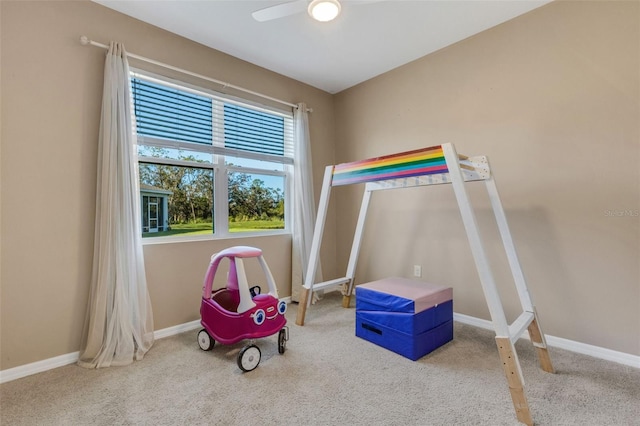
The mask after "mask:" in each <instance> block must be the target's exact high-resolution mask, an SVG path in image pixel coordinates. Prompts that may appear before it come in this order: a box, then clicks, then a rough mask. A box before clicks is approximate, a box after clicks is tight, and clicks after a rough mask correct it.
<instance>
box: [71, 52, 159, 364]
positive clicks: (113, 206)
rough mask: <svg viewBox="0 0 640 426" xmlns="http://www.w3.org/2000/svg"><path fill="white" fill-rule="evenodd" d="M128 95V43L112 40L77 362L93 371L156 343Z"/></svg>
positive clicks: (130, 357)
mask: <svg viewBox="0 0 640 426" xmlns="http://www.w3.org/2000/svg"><path fill="white" fill-rule="evenodd" d="M130 92H131V89H130V82H129V64H128V62H127V54H126V52H125V50H124V46H122V45H121V44H119V43H114V42H111V44H110V46H109V51H108V53H107V58H106V62H105V69H104V89H103V98H102V118H101V121H100V135H99V141H98V143H99V147H98V182H97V195H96V225H95V243H94V254H93V274H92V277H91V291H90V296H89V306H88V310H87V318H86V322H85V330H84V335H83V342H82V351H81V355H80V360H79V361H78V364H79V365H81V366H83V367H87V368H100V367H109V366H115V365H126V364H130V363H131V362H133V360H134V359H135V360H140V359H142V357H143V356H144V354H145V353H146V352H147V351H148V350H149V349H150V348H151V345H152V344H153V315H152V312H151V301H150V299H149V293H148V290H147V280H146V276H145V271H144V259H143V252H142V234H141V224H140V220H141V219H140V217H141V216H140V200H139V197H140V196H139V183H138V175H137V153H136V146H135V135H134V133H133V129H134V123H133V121H134V120H135V118H134V117H133V116H132V109H131V93H130Z"/></svg>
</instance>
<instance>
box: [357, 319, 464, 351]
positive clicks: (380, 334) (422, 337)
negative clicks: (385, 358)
mask: <svg viewBox="0 0 640 426" xmlns="http://www.w3.org/2000/svg"><path fill="white" fill-rule="evenodd" d="M362 317H363V315H362V312H357V311H356V336H358V337H361V338H363V339H365V340H368V341H369V342H371V343H375V344H376V345H378V346H382V347H383V348H385V349H388V350H390V351H393V352H395V353H397V354H399V355H402V356H404V357H406V358H409V359H410V360H413V361H416V360H417V359H419V358H422V357H423V356H425V355H426V354H428V353H430V352H432V351H434V350H435V349H437V348H439V347H440V346H442V345H444V344H445V343H447V342H450V341H451V340H453V319H451V320H449V321H447V322H445V323H442V324H440V325H438V326H437V327H435V328H432V329H430V330H427V331H424V332H422V333H419V334H408V333H403V332H401V331H398V330H396V329H393V328H389V327H387V326H386V325H382V324H379V323H376V322H373V321H371V320H370V319H366V318H362Z"/></svg>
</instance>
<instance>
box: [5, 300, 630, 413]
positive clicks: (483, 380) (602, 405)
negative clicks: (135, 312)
mask: <svg viewBox="0 0 640 426" xmlns="http://www.w3.org/2000/svg"><path fill="white" fill-rule="evenodd" d="M296 309H297V306H296V305H295V304H292V305H290V306H289V311H288V313H287V317H288V318H289V329H290V340H289V342H288V345H287V351H286V353H285V354H284V355H279V354H278V350H277V343H276V337H275V336H272V337H268V338H265V339H259V340H257V341H256V343H257V345H258V346H259V347H260V349H261V350H262V361H261V363H260V365H259V366H258V368H257V369H256V370H254V371H252V372H250V373H244V374H243V373H241V372H240V370H239V369H238V367H237V365H236V357H235V355H236V354H237V352H238V350H239V349H240V348H241V346H242V344H237V345H234V346H223V345H216V347H215V348H214V349H213V351H211V352H203V351H201V350H200V349H199V347H198V344H197V342H196V334H197V332H198V330H194V331H190V332H187V333H183V334H180V335H177V336H173V337H169V338H166V339H161V340H158V341H157V342H156V343H155V345H154V347H153V348H152V349H151V351H150V352H149V353H148V354H147V356H146V357H145V359H144V360H143V361H139V362H135V363H134V364H132V365H130V366H127V367H112V368H107V369H101V370H85V369H83V368H81V367H78V366H76V365H69V366H65V367H61V368H58V369H55V370H51V371H48V372H45V373H41V374H37V375H34V376H30V377H26V378H23V379H19V380H15V381H12V382H8V383H5V384H2V385H0V404H1V405H0V422H1V423H2V424H3V425H5V424H6V425H517V424H519V423H518V422H517V420H516V417H515V413H514V410H513V406H512V403H511V399H510V396H509V391H508V388H507V383H506V379H505V378H504V376H503V372H502V367H501V363H500V360H499V357H498V352H497V349H496V345H495V342H494V335H493V333H492V332H489V331H487V330H483V329H479V328H475V327H471V326H467V325H463V324H457V323H456V325H455V331H454V333H455V335H454V340H453V341H452V342H450V343H448V344H447V345H445V346H443V347H441V348H439V349H437V350H436V351H434V352H432V353H431V354H429V355H427V356H425V357H423V358H421V359H420V360H418V361H416V362H413V361H410V360H408V359H405V358H403V357H401V356H399V355H396V354H394V353H392V352H390V351H387V350H385V349H383V348H380V347H378V346H375V345H373V344H372V343H369V342H367V341H365V340H362V339H360V338H357V337H355V335H354V322H355V310H354V309H343V308H342V307H341V305H340V295H339V294H338V293H329V294H328V295H326V296H325V298H324V299H323V300H321V301H320V302H319V303H318V304H317V305H314V306H312V307H311V308H310V309H309V311H308V313H307V321H306V325H305V326H304V327H298V326H296V325H295V324H294V320H295V314H296ZM516 347H517V349H518V353H519V355H520V361H521V364H522V369H523V374H524V377H525V380H526V392H527V396H528V400H529V405H530V407H531V411H532V415H533V418H534V421H535V422H536V424H539V425H640V370H638V369H634V368H632V367H628V366H624V365H619V364H615V363H610V362H607V361H602V360H598V359H594V358H590V357H587V356H582V355H577V354H574V353H571V352H567V351H563V350H558V349H554V348H551V349H550V353H551V358H552V361H553V362H554V366H555V368H556V370H557V371H558V372H557V374H548V373H544V372H543V371H542V370H540V369H539V368H538V363H537V359H536V357H535V352H534V349H533V347H532V346H531V344H530V343H529V342H528V341H522V340H521V341H519V342H518V343H517V344H516Z"/></svg>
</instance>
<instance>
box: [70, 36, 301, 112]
mask: <svg viewBox="0 0 640 426" xmlns="http://www.w3.org/2000/svg"><path fill="white" fill-rule="evenodd" d="M80 43H81V44H82V45H85V46H87V45H91V46H95V47H100V48H102V49H107V50H108V49H109V46H107V45H106V44H102V43H98V42H97V41H93V40H91V39H90V38H89V37H87V36H81V37H80ZM127 56H128V57H130V58H134V59H138V60H140V61H143V62H148V63H150V64H153V65H158V66H160V67H163V68H167V69H170V70H173V71H177V72H179V73H182V74H186V75H190V76H192V77H196V78H200V79H202V80H206V81H210V82H212V83H216V84H220V85H221V86H223V88H225V87H229V88H231V89H235V90H238V91H240V92H244V93H248V94H251V95H254V96H258V97H260V98H263V99H268V100H270V101H274V102H278V103H280V104H283V105H287V106H290V107H292V108H298V105H296V104H292V103H291V102H286V101H283V100H280V99H277V98H273V97H271V96H267V95H263V94H262V93H258V92H254V91H253V90H249V89H245V88H244V87H240V86H236V85H234V84H229V83H225V82H224V81H221V80H216V79H215V78H211V77H207V76H205V75H202V74H196V73H194V72H191V71H187V70H184V69H182V68H178V67H174V66H173V65H169V64H165V63H162V62H158V61H154V60H153V59H149V58H145V57H144V56H140V55H136V54H134V53H129V52H127ZM307 112H313V109H311V108H307Z"/></svg>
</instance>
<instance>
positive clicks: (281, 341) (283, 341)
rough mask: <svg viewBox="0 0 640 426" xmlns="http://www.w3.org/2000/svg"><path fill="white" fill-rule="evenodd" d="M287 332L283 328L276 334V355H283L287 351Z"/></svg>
mask: <svg viewBox="0 0 640 426" xmlns="http://www.w3.org/2000/svg"><path fill="white" fill-rule="evenodd" d="M287 340H288V339H287V331H286V330H285V329H284V328H283V329H281V330H280V332H279V333H278V353H279V354H283V353H284V351H286V350H287Z"/></svg>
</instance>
